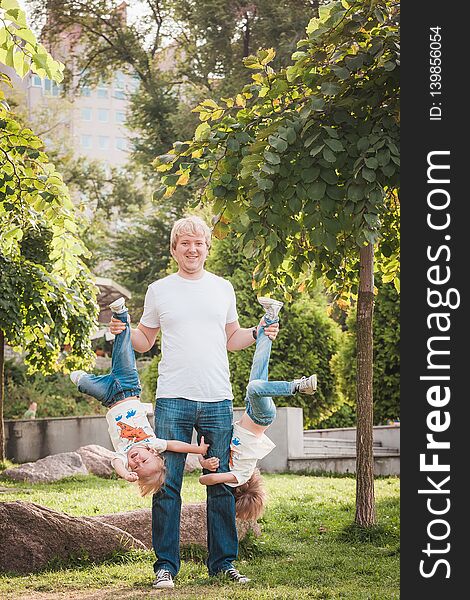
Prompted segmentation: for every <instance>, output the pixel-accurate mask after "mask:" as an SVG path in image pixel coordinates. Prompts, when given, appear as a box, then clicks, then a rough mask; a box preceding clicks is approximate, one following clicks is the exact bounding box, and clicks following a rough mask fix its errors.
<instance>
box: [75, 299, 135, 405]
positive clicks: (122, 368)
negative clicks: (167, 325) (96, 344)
mask: <svg viewBox="0 0 470 600" xmlns="http://www.w3.org/2000/svg"><path fill="white" fill-rule="evenodd" d="M127 314H128V313H127V310H126V311H125V312H123V313H121V314H119V315H117V314H115V313H113V317H115V318H116V319H119V320H120V321H122V322H123V323H125V324H126V328H125V329H124V331H122V332H121V333H119V334H118V335H117V336H116V338H115V340H114V345H113V355H112V359H111V372H110V373H108V374H107V375H92V374H88V373H87V374H85V375H82V376H81V377H80V380H79V382H78V389H79V390H80V392H83V393H84V394H89V395H90V396H93V397H94V398H96V399H97V400H99V401H100V402H101V404H103V405H104V406H106V407H108V408H109V407H110V406H112V405H113V404H115V403H116V402H119V400H124V398H129V396H140V393H141V391H142V388H141V387H140V381H139V374H138V372H137V367H136V364H135V354H134V350H133V348H132V343H131V328H130V325H129V322H128V318H127Z"/></svg>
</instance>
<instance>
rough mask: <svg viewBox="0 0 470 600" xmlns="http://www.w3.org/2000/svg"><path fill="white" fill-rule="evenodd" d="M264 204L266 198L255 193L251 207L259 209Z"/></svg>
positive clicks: (261, 194) (259, 193) (260, 193)
mask: <svg viewBox="0 0 470 600" xmlns="http://www.w3.org/2000/svg"><path fill="white" fill-rule="evenodd" d="M265 202H266V198H265V196H264V194H263V193H262V192H256V194H255V195H254V196H253V198H252V199H251V205H252V206H253V207H254V208H261V207H262V206H263V205H264V203H265Z"/></svg>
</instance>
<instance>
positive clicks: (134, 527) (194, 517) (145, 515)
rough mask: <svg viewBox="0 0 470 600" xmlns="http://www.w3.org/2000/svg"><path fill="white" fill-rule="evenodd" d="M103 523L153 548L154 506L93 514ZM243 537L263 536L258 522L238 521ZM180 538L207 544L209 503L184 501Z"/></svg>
mask: <svg viewBox="0 0 470 600" xmlns="http://www.w3.org/2000/svg"><path fill="white" fill-rule="evenodd" d="M91 519H94V520H96V521H100V522H101V523H108V524H109V525H114V526H115V527H119V529H122V530H123V531H127V533H129V534H130V535H132V536H133V537H134V538H135V539H137V540H139V541H141V542H142V543H143V544H145V546H146V547H147V548H152V511H151V509H150V508H143V509H140V510H131V511H129V512H124V513H114V514H110V515H98V516H96V517H91ZM237 530H238V537H239V539H243V538H244V537H245V536H246V534H247V533H248V532H249V531H253V532H254V534H255V535H257V536H258V535H260V534H261V530H260V526H259V525H258V523H255V522H251V521H239V520H237ZM180 540H181V544H182V545H189V544H198V545H200V546H207V526H206V503H205V502H197V503H192V504H184V505H183V507H182V509H181V526H180Z"/></svg>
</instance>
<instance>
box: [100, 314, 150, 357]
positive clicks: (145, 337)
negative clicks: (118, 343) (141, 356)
mask: <svg viewBox="0 0 470 600" xmlns="http://www.w3.org/2000/svg"><path fill="white" fill-rule="evenodd" d="M125 328H126V324H125V323H123V322H122V321H120V320H119V319H115V318H114V317H113V318H112V319H111V322H110V324H109V331H110V332H111V333H112V334H113V335H119V334H120V333H121V331H124V329H125ZM159 331H160V327H146V326H145V325H142V323H139V324H138V325H137V328H136V329H132V328H131V342H132V347H133V348H134V350H135V351H136V352H147V351H148V350H150V348H152V347H153V345H154V344H155V340H156V339H157V335H158V332H159Z"/></svg>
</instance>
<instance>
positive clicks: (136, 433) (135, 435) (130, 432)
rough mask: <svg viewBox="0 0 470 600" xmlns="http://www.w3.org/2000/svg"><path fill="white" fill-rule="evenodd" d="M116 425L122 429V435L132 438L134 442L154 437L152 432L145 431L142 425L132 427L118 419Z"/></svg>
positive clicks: (127, 438) (125, 437) (128, 438)
mask: <svg viewBox="0 0 470 600" xmlns="http://www.w3.org/2000/svg"><path fill="white" fill-rule="evenodd" d="M116 425H117V426H118V427H119V428H120V429H121V432H120V434H119V435H120V437H122V438H124V439H126V440H130V441H131V442H133V443H136V442H143V441H144V440H147V439H148V438H150V437H152V436H151V434H149V433H145V431H144V430H143V429H142V427H132V426H131V425H128V424H127V423H120V422H119V421H117V423H116Z"/></svg>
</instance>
